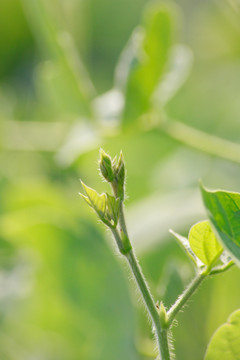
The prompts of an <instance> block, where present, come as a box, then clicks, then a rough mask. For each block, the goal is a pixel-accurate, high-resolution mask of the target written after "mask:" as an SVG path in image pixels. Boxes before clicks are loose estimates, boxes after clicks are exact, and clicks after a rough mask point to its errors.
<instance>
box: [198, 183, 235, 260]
mask: <svg viewBox="0 0 240 360" xmlns="http://www.w3.org/2000/svg"><path fill="white" fill-rule="evenodd" d="M201 190H202V197H203V201H204V205H205V207H206V208H207V212H208V216H209V219H210V221H211V223H212V225H213V226H214V229H215V230H216V233H217V235H218V238H219V240H220V241H221V242H222V244H223V246H224V247H225V248H226V250H228V251H229V252H230V254H231V256H232V257H233V258H234V259H235V260H236V262H237V264H238V265H240V194H239V193H234V192H228V191H222V190H216V191H210V190H207V189H206V188H204V187H203V186H202V187H201Z"/></svg>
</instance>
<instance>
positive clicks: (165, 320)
mask: <svg viewBox="0 0 240 360" xmlns="http://www.w3.org/2000/svg"><path fill="white" fill-rule="evenodd" d="M159 317H160V323H161V325H162V327H163V328H167V327H168V316H167V312H166V309H165V306H164V305H163V303H162V301H161V303H160V308H159Z"/></svg>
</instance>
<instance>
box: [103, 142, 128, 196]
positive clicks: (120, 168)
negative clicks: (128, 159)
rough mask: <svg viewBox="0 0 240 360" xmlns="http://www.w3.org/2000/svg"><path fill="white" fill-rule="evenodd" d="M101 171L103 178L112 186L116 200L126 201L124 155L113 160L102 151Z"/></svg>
mask: <svg viewBox="0 0 240 360" xmlns="http://www.w3.org/2000/svg"><path fill="white" fill-rule="evenodd" d="M99 169H100V172H101V174H102V176H103V178H104V179H105V180H106V181H107V182H109V183H110V184H111V185H112V188H113V192H114V195H115V197H116V198H119V199H120V200H121V201H123V200H124V187H125V164H124V159H123V154H122V152H120V156H119V158H118V159H117V158H116V157H115V158H114V159H113V160H112V159H111V157H110V156H109V155H108V154H106V153H105V152H104V151H103V150H102V149H101V150H100V160H99Z"/></svg>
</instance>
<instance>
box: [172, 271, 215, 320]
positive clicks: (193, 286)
mask: <svg viewBox="0 0 240 360" xmlns="http://www.w3.org/2000/svg"><path fill="white" fill-rule="evenodd" d="M207 274H208V273H207V272H206V271H203V272H201V273H198V274H197V275H196V277H195V278H194V279H193V280H192V282H191V283H190V284H189V285H188V287H187V288H186V289H185V290H184V292H183V293H182V295H180V296H179V298H178V299H177V301H176V302H175V303H174V304H173V305H172V307H171V308H170V309H169V311H168V312H167V315H168V326H171V324H172V322H173V320H174V319H175V317H176V315H177V314H178V312H179V311H180V310H181V309H182V308H183V306H184V305H185V304H186V302H187V301H188V299H189V298H190V297H191V296H192V295H193V294H194V292H195V291H196V290H197V288H198V287H199V285H200V284H201V282H202V281H203V280H204V279H205V278H206V276H207Z"/></svg>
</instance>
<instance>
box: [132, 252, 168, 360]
mask: <svg viewBox="0 0 240 360" xmlns="http://www.w3.org/2000/svg"><path fill="white" fill-rule="evenodd" d="M126 258H127V260H128V263H129V266H130V268H131V270H132V273H133V275H134V278H135V280H136V282H137V284H138V288H139V290H140V292H141V295H142V297H143V299H144V302H145V305H146V308H147V310H148V313H149V315H150V317H151V319H152V323H153V325H154V328H155V333H156V338H157V342H158V349H159V354H160V359H161V360H170V354H169V347H168V338H167V329H164V328H162V326H161V323H160V317H159V313H158V310H157V308H156V305H155V303H154V300H153V297H152V295H151V293H150V291H149V288H148V285H147V283H146V280H145V279H144V276H143V274H142V270H141V268H140V266H139V263H138V261H137V259H136V257H135V255H134V253H133V251H132V250H131V251H130V252H129V253H128V254H126Z"/></svg>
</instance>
